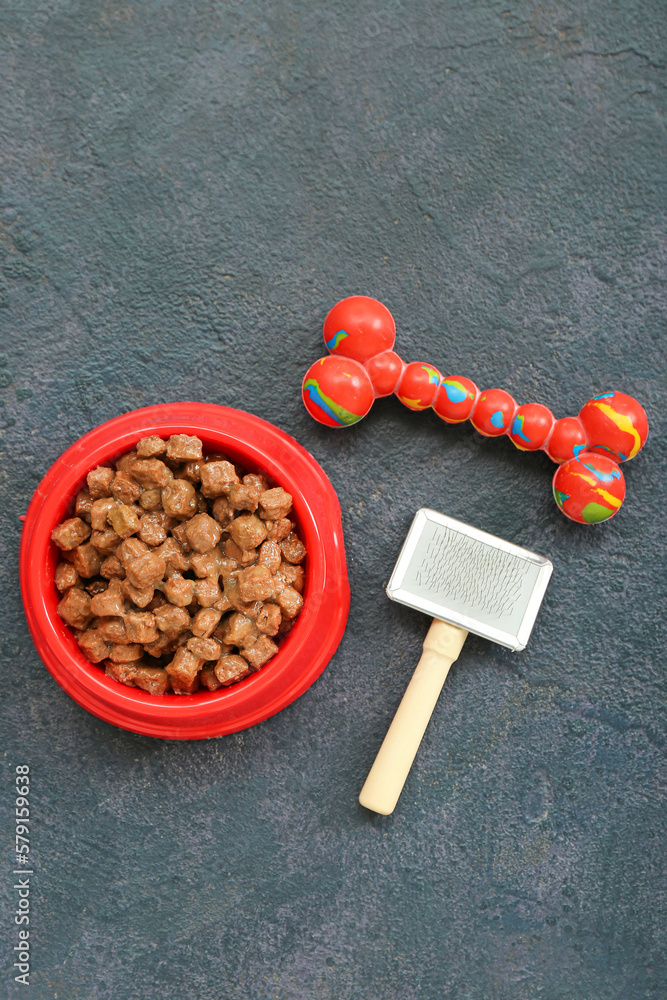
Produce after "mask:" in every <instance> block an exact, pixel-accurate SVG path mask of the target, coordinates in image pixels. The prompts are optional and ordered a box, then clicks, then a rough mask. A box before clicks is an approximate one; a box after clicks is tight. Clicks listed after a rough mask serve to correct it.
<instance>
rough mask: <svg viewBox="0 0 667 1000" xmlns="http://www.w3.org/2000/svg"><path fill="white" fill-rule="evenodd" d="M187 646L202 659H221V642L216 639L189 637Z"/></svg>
mask: <svg viewBox="0 0 667 1000" xmlns="http://www.w3.org/2000/svg"><path fill="white" fill-rule="evenodd" d="M187 648H188V650H189V652H191V653H192V655H193V656H196V657H197V658H198V659H200V660H219V659H220V656H221V653H222V650H221V646H220V643H219V642H216V640H215V639H200V638H198V637H197V636H193V637H192V639H188V646H187Z"/></svg>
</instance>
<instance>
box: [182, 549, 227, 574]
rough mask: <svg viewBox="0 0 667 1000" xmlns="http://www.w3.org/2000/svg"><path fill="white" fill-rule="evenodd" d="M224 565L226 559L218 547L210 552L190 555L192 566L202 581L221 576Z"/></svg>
mask: <svg viewBox="0 0 667 1000" xmlns="http://www.w3.org/2000/svg"><path fill="white" fill-rule="evenodd" d="M223 563H224V557H223V555H222V552H221V551H220V549H219V548H218V547H217V545H216V547H215V548H213V549H209V551H208V552H193V553H192V554H191V555H190V566H191V567H192V569H193V570H194V571H195V573H196V574H197V576H198V577H200V578H201V579H204V577H207V576H213V577H216V578H217V577H218V576H220V573H221V572H222V567H223Z"/></svg>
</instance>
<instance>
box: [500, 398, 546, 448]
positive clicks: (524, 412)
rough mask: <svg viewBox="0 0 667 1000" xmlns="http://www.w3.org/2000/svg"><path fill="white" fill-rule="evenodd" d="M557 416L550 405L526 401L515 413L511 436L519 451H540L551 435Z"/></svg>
mask: <svg viewBox="0 0 667 1000" xmlns="http://www.w3.org/2000/svg"><path fill="white" fill-rule="evenodd" d="M554 423H555V418H554V415H553V413H552V412H551V410H550V409H549V407H548V406H542V404H541V403H524V404H523V405H522V406H520V407H519V409H518V410H517V411H516V413H515V414H514V419H513V420H512V426H511V428H510V433H509V436H510V437H511V439H512V443H513V444H514V445H516V447H517V448H518V449H519V451H538V449H540V448H541V447H542V445H543V444H544V442H545V441H546V439H547V438H548V437H549V432H550V431H551V428H552V427H553V425H554Z"/></svg>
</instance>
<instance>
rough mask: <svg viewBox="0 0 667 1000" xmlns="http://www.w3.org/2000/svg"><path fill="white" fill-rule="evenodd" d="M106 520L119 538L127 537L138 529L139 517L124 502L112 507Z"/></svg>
mask: <svg viewBox="0 0 667 1000" xmlns="http://www.w3.org/2000/svg"><path fill="white" fill-rule="evenodd" d="M107 521H108V522H109V524H110V525H111V527H112V528H113V530H114V531H115V532H116V534H117V535H120V537H121V538H129V537H130V535H134V534H135V533H136V532H137V531H138V530H139V518H138V517H137V515H136V514H135V512H134V511H133V510H132V508H131V507H128V506H127V505H126V504H122V503H119V504H118V505H117V506H116V507H113V508H112V509H111V510H110V511H109V513H108V515H107Z"/></svg>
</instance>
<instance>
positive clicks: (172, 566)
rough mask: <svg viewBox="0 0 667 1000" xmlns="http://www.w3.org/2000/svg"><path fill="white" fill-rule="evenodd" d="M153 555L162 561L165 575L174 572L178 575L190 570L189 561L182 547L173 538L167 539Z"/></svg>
mask: <svg viewBox="0 0 667 1000" xmlns="http://www.w3.org/2000/svg"><path fill="white" fill-rule="evenodd" d="M155 554H156V555H157V556H159V557H160V559H164V561H165V566H166V571H165V572H167V573H170V572H173V571H174V570H175V571H177V572H179V573H184V572H185V571H186V570H188V569H190V559H189V557H188V555H187V554H186V552H185V550H184V548H183V546H182V545H181V543H180V542H178V541H177V540H176V539H175V538H168V539H167V540H166V542H163V544H162V545H161V546H160V547H159V548H157V549H155Z"/></svg>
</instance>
